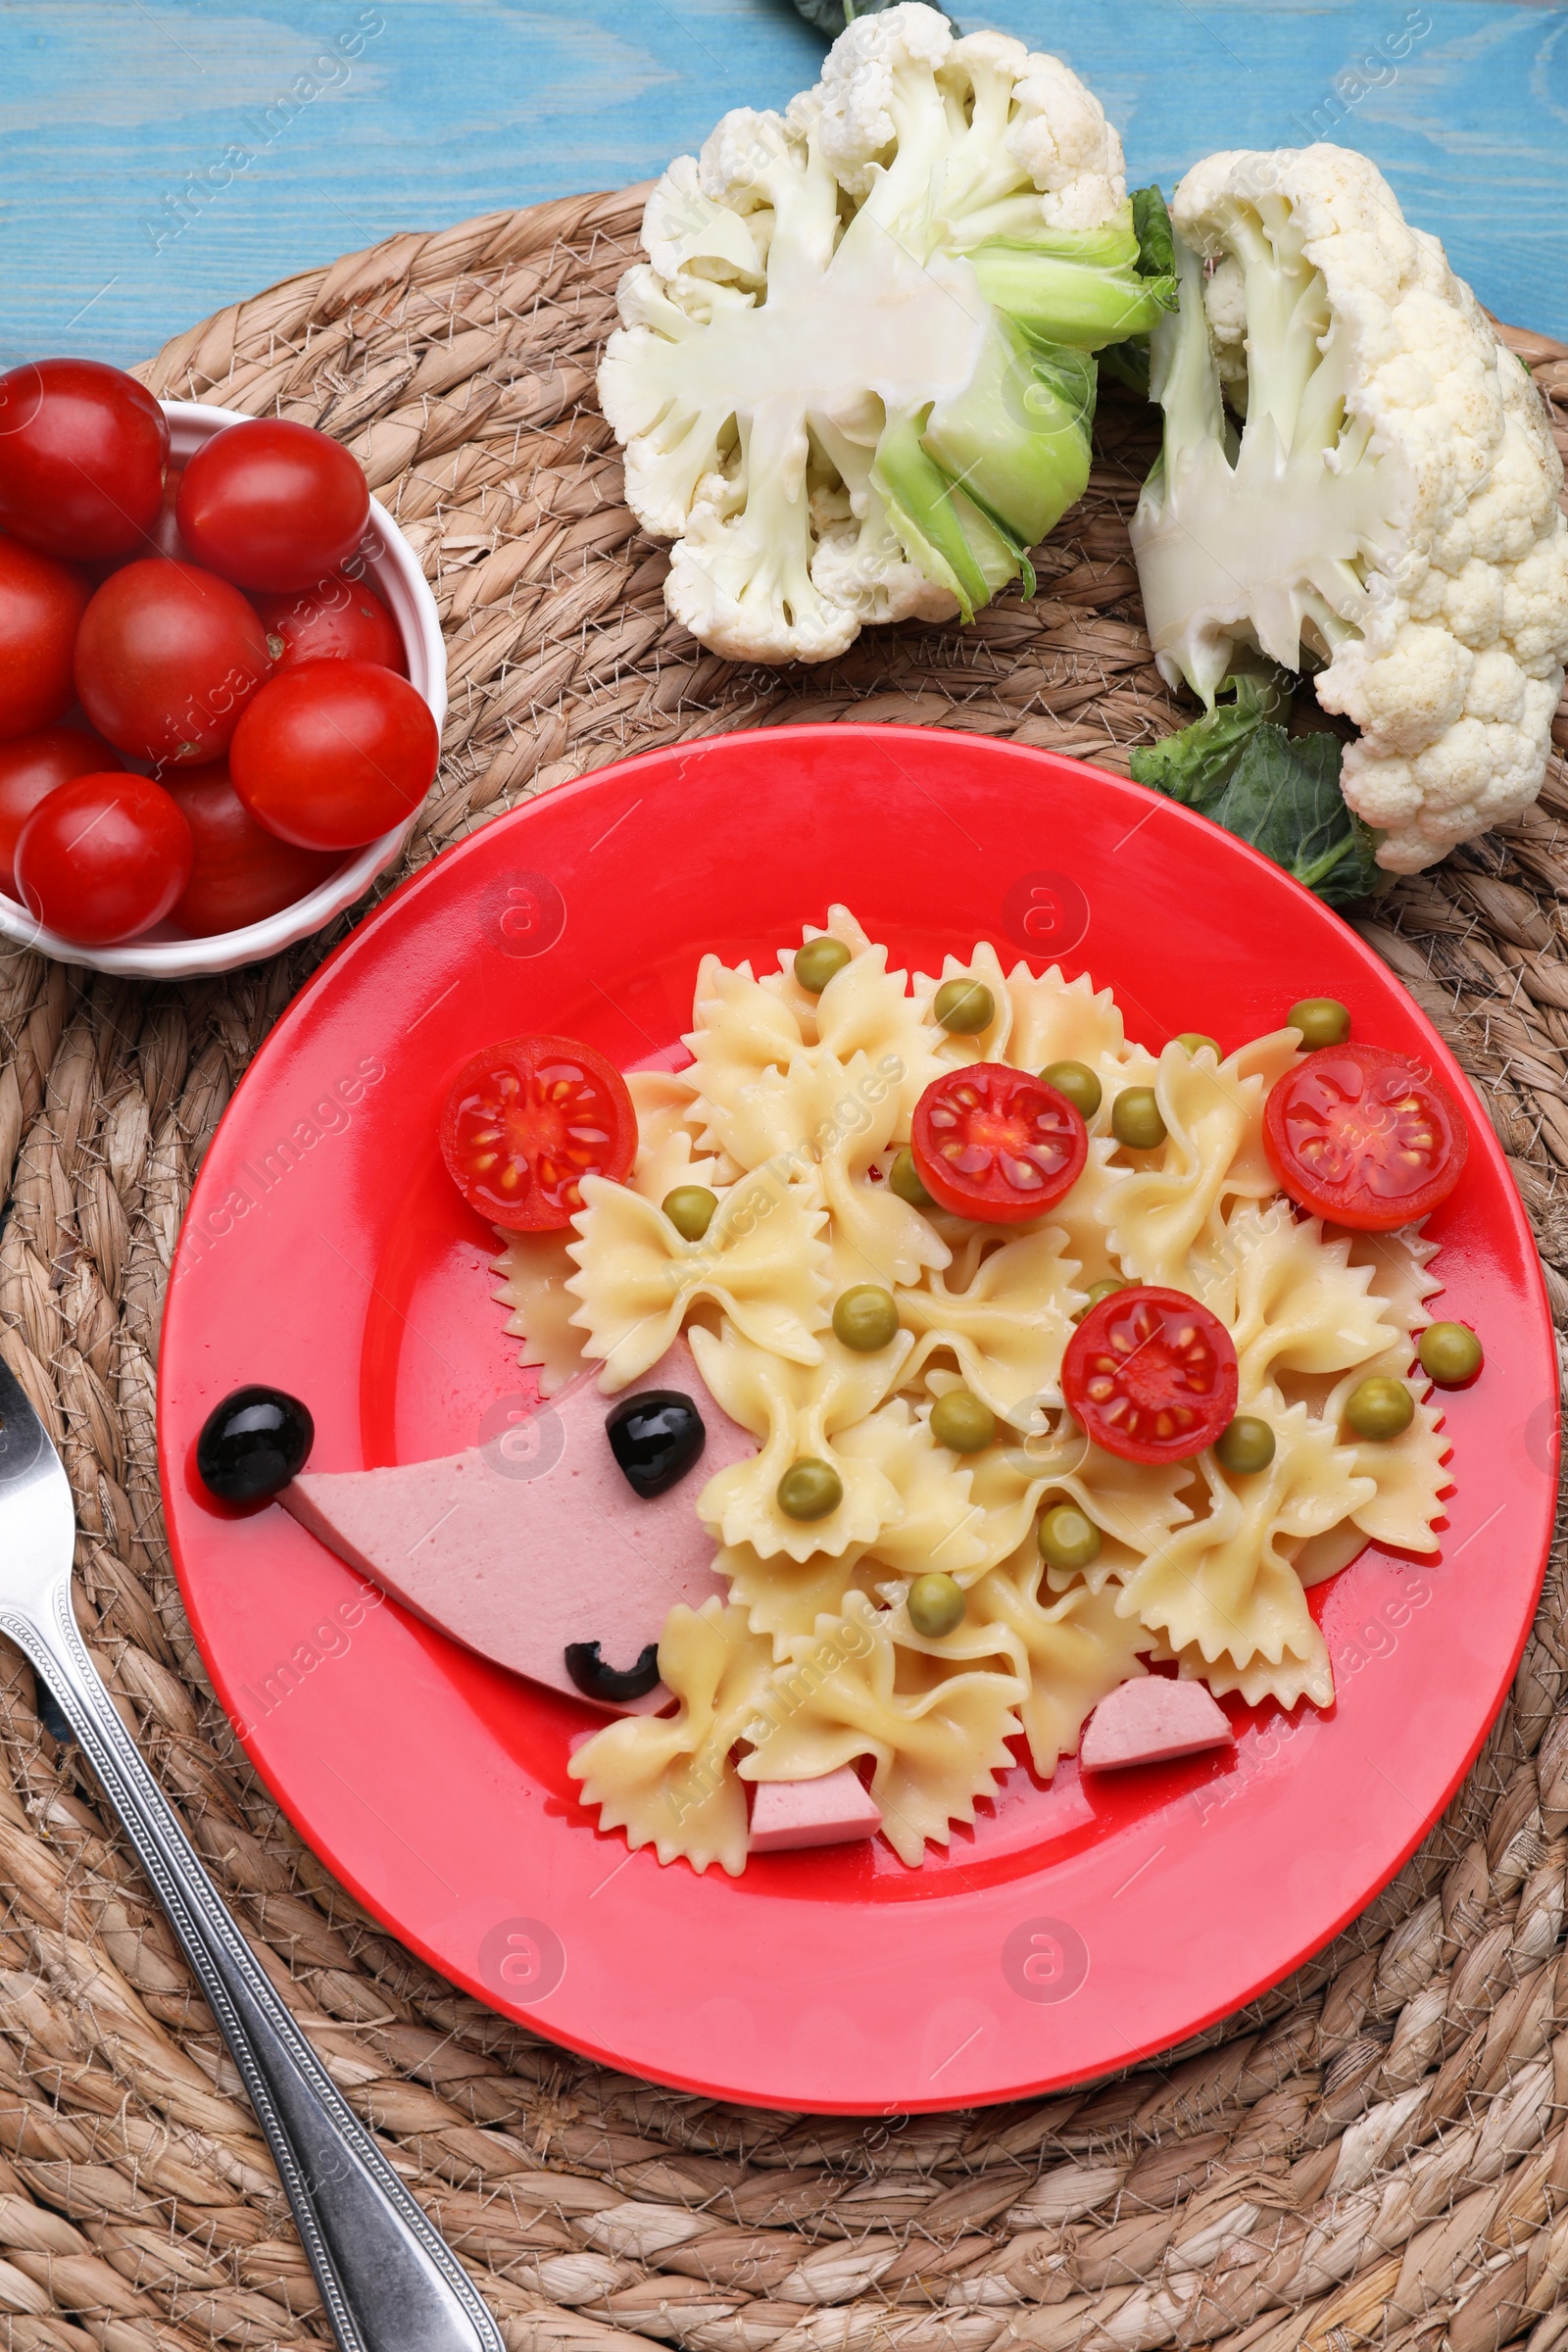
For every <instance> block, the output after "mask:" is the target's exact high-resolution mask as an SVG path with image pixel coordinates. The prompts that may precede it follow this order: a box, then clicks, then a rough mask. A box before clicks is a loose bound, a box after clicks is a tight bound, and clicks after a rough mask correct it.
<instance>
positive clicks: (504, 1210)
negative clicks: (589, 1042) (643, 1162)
mask: <svg viewBox="0 0 1568 2352" xmlns="http://www.w3.org/2000/svg"><path fill="white" fill-rule="evenodd" d="M636 1150H637V1114H636V1112H635V1111H634V1110H633V1108H632V1103H631V1096H630V1095H629V1094H628V1092H627V1090H626V1081H625V1079H624V1078H622V1076H621V1074H620V1072H619V1071H618V1070H617V1069H616V1068H615V1067H614V1066H613V1063H611V1062H608V1061H607V1060H606V1059H605V1057H604V1055H603V1054H596V1053H595V1052H594V1050H593V1048H592V1046H583V1045H579V1044H578V1043H577V1041H576V1039H575V1038H570V1037H509V1038H504V1039H503V1040H502V1042H501V1043H500V1044H499V1045H495V1046H486V1047H485V1049H484V1051H483V1052H482V1053H479V1054H473V1055H472V1056H471V1057H470V1058H469V1059H468V1060H467V1061H466V1062H465V1063H464V1065H463V1067H462V1069H461V1070H459V1072H458V1074H457V1076H456V1077H455V1078H454V1079H453V1081H452V1085H451V1087H450V1089H449V1091H448V1094H447V1101H446V1108H445V1110H444V1111H443V1113H442V1116H441V1155H442V1157H443V1158H444V1159H445V1161H446V1163H447V1167H448V1169H449V1171H450V1173H451V1177H452V1181H453V1183H454V1184H455V1185H456V1186H457V1188H458V1190H459V1192H460V1193H461V1194H462V1195H463V1197H464V1199H465V1200H466V1201H467V1202H468V1204H469V1206H470V1207H472V1208H476V1209H477V1210H478V1211H479V1214H480V1215H481V1216H482V1217H488V1218H489V1219H490V1221H491V1223H492V1224H495V1225H505V1226H506V1227H507V1228H508V1229H509V1231H511V1232H513V1233H547V1232H553V1231H555V1230H557V1229H559V1228H560V1227H562V1226H564V1225H568V1224H569V1223H570V1222H571V1219H572V1218H573V1217H574V1216H575V1215H576V1213H577V1211H578V1209H580V1208H581V1206H582V1193H581V1191H580V1189H579V1187H580V1185H581V1183H582V1179H583V1178H584V1177H585V1176H606V1177H608V1178H609V1179H610V1180H611V1182H612V1183H613V1184H618V1183H619V1182H620V1181H621V1179H622V1177H624V1176H625V1175H626V1173H627V1172H628V1170H629V1169H630V1167H631V1163H632V1159H633V1156H634V1155H635V1152H636Z"/></svg>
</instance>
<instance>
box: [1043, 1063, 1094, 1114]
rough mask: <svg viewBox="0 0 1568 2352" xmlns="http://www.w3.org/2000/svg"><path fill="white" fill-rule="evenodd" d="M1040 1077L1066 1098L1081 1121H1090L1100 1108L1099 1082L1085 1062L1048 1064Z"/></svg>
mask: <svg viewBox="0 0 1568 2352" xmlns="http://www.w3.org/2000/svg"><path fill="white" fill-rule="evenodd" d="M1040 1076H1041V1080H1042V1082H1043V1084H1045V1085H1046V1086H1054V1088H1055V1090H1056V1092H1057V1094H1058V1095H1063V1096H1065V1097H1066V1099H1067V1101H1068V1102H1069V1103H1071V1104H1072V1106H1073V1108H1074V1110H1075V1111H1076V1112H1077V1113H1078V1116H1079V1117H1080V1118H1081V1119H1092V1118H1093V1117H1094V1115H1095V1113H1096V1111H1097V1110H1098V1109H1099V1108H1100V1099H1101V1087H1100V1080H1099V1079H1098V1078H1097V1077H1096V1076H1095V1073H1094V1071H1093V1070H1092V1069H1091V1068H1090V1067H1089V1064H1088V1063H1087V1062H1086V1061H1053V1062H1048V1063H1047V1065H1046V1067H1045V1068H1044V1069H1043V1070H1042V1071H1041V1073H1040Z"/></svg>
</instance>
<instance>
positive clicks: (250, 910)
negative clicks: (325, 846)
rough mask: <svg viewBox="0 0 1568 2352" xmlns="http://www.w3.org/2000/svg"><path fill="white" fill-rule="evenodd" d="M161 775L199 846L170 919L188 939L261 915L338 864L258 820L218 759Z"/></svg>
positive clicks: (239, 926)
mask: <svg viewBox="0 0 1568 2352" xmlns="http://www.w3.org/2000/svg"><path fill="white" fill-rule="evenodd" d="M166 782H167V785H168V789H169V791H170V793H171V794H172V798H173V801H174V805H175V807H176V808H177V809H179V812H180V814H181V815H182V816H183V817H184V819H185V822H186V823H187V824H188V825H189V827H190V833H191V840H192V841H193V843H194V844H195V850H196V856H195V862H194V864H193V865H192V867H191V875H190V880H189V881H188V882H187V883H186V885H185V887H184V889H183V890H182V891H181V893H180V895H179V897H178V899H177V900H176V901H175V903H174V905H173V907H172V908H171V909H170V921H171V922H172V923H177V924H178V926H179V928H180V930H181V931H184V932H187V933H188V934H189V935H190V937H191V938H192V939H211V938H213V937H215V936H216V935H217V934H218V933H219V932H221V931H240V930H243V929H244V927H245V925H246V924H247V923H260V922H263V921H265V920H266V918H267V916H268V915H270V914H277V913H280V912H281V910H282V909H283V908H284V907H292V906H293V905H294V903H295V901H296V900H298V899H303V898H304V897H305V895H306V893H307V892H308V891H313V890H314V889H315V888H316V886H317V884H318V883H319V882H324V881H325V880H326V877H327V875H328V874H332V873H335V872H336V871H337V868H338V865H339V863H340V860H339V859H338V858H331V857H326V856H323V855H322V853H321V852H320V851H319V850H299V849H296V848H295V846H294V844H293V843H292V842H291V841H279V840H278V838H277V835H276V834H275V833H269V832H268V831H267V829H266V828H265V826H262V825H259V824H258V823H257V822H256V819H255V817H254V816H252V814H251V812H250V810H249V809H247V808H246V806H245V804H244V802H243V801H242V800H241V799H240V797H239V794H238V793H237V792H236V791H235V790H234V787H233V785H232V783H231V782H230V781H229V774H228V768H227V765H226V763H225V762H224V761H223V760H214V761H213V762H212V763H211V765H210V766H207V767H189V768H172V769H171V770H170V772H169V775H168V777H167V778H166Z"/></svg>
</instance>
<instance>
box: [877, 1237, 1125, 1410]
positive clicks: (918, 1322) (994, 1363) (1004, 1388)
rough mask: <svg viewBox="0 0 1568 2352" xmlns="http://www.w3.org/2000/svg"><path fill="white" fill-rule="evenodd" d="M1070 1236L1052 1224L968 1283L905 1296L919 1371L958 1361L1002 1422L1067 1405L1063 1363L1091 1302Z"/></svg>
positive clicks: (934, 1285)
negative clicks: (942, 1358)
mask: <svg viewBox="0 0 1568 2352" xmlns="http://www.w3.org/2000/svg"><path fill="white" fill-rule="evenodd" d="M1066 1238H1067V1237H1066V1235H1065V1234H1064V1233H1063V1231H1062V1229H1061V1228H1060V1226H1058V1225H1056V1224H1050V1225H1044V1226H1042V1227H1041V1228H1040V1230H1039V1231H1038V1232H1035V1233H1030V1234H1026V1235H1025V1236H1024V1237H1023V1239H1022V1240H1020V1241H1010V1242H1005V1243H1004V1244H1003V1246H1002V1248H1001V1249H1000V1250H993V1251H992V1252H991V1254H990V1256H989V1257H985V1258H982V1259H981V1261H980V1264H979V1266H978V1267H977V1268H976V1270H975V1272H974V1274H973V1276H972V1277H971V1278H970V1280H969V1282H968V1284H967V1286H966V1287H965V1288H964V1289H962V1290H959V1291H954V1290H950V1289H949V1288H948V1287H947V1285H946V1284H945V1283H944V1282H943V1281H942V1280H941V1279H940V1278H934V1279H933V1280H932V1281H931V1282H930V1283H929V1285H927V1286H925V1287H922V1288H920V1289H909V1290H901V1291H900V1292H899V1294H898V1300H899V1318H900V1320H901V1322H902V1323H903V1324H904V1325H905V1326H906V1328H907V1330H910V1331H912V1332H915V1333H916V1334H918V1335H919V1344H918V1346H917V1348H916V1350H915V1354H914V1357H913V1359H912V1361H911V1363H910V1366H909V1370H910V1373H911V1374H912V1373H914V1372H916V1371H918V1370H919V1369H920V1367H921V1366H922V1365H923V1364H924V1363H925V1362H926V1361H927V1359H928V1358H929V1357H931V1356H932V1355H934V1354H936V1353H937V1352H938V1351H939V1350H944V1349H945V1350H948V1351H950V1352H951V1353H952V1354H953V1356H954V1357H955V1358H956V1362H957V1366H958V1370H959V1371H960V1373H961V1374H962V1375H963V1379H964V1382H965V1384H966V1385H967V1386H968V1387H969V1388H971V1389H972V1390H973V1391H974V1393H975V1395H976V1396H977V1397H981V1398H982V1399H983V1400H984V1401H985V1403H987V1404H988V1405H989V1406H990V1407H991V1410H992V1411H993V1412H994V1413H995V1414H997V1415H998V1417H999V1418H1000V1419H1002V1420H1008V1419H1013V1418H1017V1417H1019V1416H1020V1415H1021V1418H1020V1419H1019V1426H1020V1427H1024V1426H1027V1425H1028V1421H1029V1417H1030V1413H1031V1411H1032V1410H1035V1409H1038V1408H1039V1407H1040V1406H1042V1405H1046V1404H1059V1403H1060V1402H1061V1358H1062V1353H1063V1350H1064V1349H1065V1348H1066V1345H1067V1342H1068V1341H1069V1340H1070V1339H1071V1337H1072V1318H1073V1315H1074V1313H1075V1312H1076V1310H1077V1309H1078V1308H1079V1307H1081V1306H1082V1305H1083V1304H1084V1300H1085V1293H1084V1292H1083V1291H1081V1290H1079V1289H1078V1288H1077V1287H1076V1283H1075V1277H1076V1274H1077V1268H1076V1266H1075V1265H1074V1263H1073V1261H1072V1259H1071V1258H1070V1257H1069V1256H1067V1254H1066Z"/></svg>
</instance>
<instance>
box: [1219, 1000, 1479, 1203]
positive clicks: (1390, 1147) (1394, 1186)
mask: <svg viewBox="0 0 1568 2352" xmlns="http://www.w3.org/2000/svg"><path fill="white" fill-rule="evenodd" d="M1263 1148H1264V1150H1265V1151H1266V1152H1267V1153H1268V1156H1269V1160H1270V1163H1271V1164H1272V1166H1273V1169H1274V1173H1275V1174H1276V1176H1278V1178H1279V1180H1280V1182H1281V1184H1282V1185H1283V1186H1284V1187H1285V1190H1286V1191H1287V1192H1288V1193H1289V1194H1290V1196H1291V1199H1292V1200H1293V1201H1299V1202H1300V1204H1301V1206H1302V1207H1303V1208H1308V1209H1310V1210H1311V1212H1312V1214H1313V1215H1314V1216H1315V1217H1327V1218H1329V1219H1330V1220H1331V1221H1332V1222H1333V1223H1334V1224H1336V1225H1350V1226H1354V1227H1355V1228H1356V1229H1357V1230H1358V1231H1360V1232H1362V1233H1392V1232H1393V1231H1394V1229H1395V1227H1396V1226H1398V1225H1409V1224H1412V1223H1413V1222H1414V1221H1415V1219H1416V1218H1417V1217H1424V1216H1425V1215H1426V1214H1427V1212H1428V1210H1429V1209H1434V1208H1436V1207H1437V1205H1438V1202H1439V1201H1446V1199H1447V1197H1448V1195H1449V1194H1450V1193H1451V1192H1452V1190H1453V1188H1454V1186H1455V1185H1456V1184H1457V1183H1458V1181H1459V1178H1460V1176H1461V1175H1462V1174H1463V1172H1464V1163H1465V1160H1466V1158H1467V1157H1468V1156H1469V1152H1470V1133H1469V1130H1468V1128H1467V1127H1466V1125H1465V1121H1464V1113H1463V1112H1462V1111H1461V1110H1460V1108H1459V1105H1458V1103H1455V1101H1454V1099H1453V1097H1452V1096H1451V1095H1450V1094H1449V1092H1448V1090H1447V1088H1446V1086H1445V1085H1443V1083H1442V1082H1441V1080H1439V1079H1438V1078H1436V1077H1434V1075H1433V1073H1432V1072H1431V1070H1429V1069H1427V1068H1426V1067H1425V1066H1424V1065H1423V1064H1421V1063H1419V1062H1415V1061H1411V1060H1409V1059H1408V1058H1407V1056H1406V1055H1404V1054H1391V1053H1389V1052H1388V1051H1387V1050H1386V1049H1385V1048H1384V1047H1382V1046H1362V1045H1354V1044H1346V1045H1343V1046H1323V1047H1321V1048H1320V1049H1319V1051H1318V1052H1317V1053H1316V1054H1307V1056H1306V1058H1305V1060H1304V1061H1299V1062H1298V1063H1297V1065H1296V1067H1295V1069H1293V1070H1287V1071H1286V1073H1285V1075H1284V1077H1283V1078H1280V1079H1277V1080H1276V1082H1275V1084H1274V1085H1273V1086H1272V1087H1271V1088H1270V1090H1269V1098H1268V1102H1267V1103H1265V1105H1264V1108H1263Z"/></svg>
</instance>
